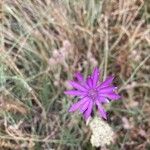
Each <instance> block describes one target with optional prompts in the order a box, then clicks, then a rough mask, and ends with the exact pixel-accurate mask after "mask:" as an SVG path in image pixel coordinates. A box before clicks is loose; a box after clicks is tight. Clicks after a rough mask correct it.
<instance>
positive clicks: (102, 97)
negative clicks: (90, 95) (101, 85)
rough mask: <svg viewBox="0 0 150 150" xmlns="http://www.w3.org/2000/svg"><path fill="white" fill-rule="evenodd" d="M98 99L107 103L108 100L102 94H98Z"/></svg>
mask: <svg viewBox="0 0 150 150" xmlns="http://www.w3.org/2000/svg"><path fill="white" fill-rule="evenodd" d="M98 100H99V102H100V103H109V100H108V99H107V98H106V97H104V96H99V97H98Z"/></svg>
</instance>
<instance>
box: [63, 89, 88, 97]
mask: <svg viewBox="0 0 150 150" xmlns="http://www.w3.org/2000/svg"><path fill="white" fill-rule="evenodd" d="M64 93H65V94H67V95H74V96H84V95H86V93H85V92H82V91H78V90H69V91H65V92H64Z"/></svg>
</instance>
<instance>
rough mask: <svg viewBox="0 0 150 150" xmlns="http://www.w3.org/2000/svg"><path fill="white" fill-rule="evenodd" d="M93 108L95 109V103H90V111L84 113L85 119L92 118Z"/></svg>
mask: <svg viewBox="0 0 150 150" xmlns="http://www.w3.org/2000/svg"><path fill="white" fill-rule="evenodd" d="M92 108H93V102H92V101H90V103H89V106H88V109H87V110H86V111H85V112H84V114H83V115H84V118H85V120H87V119H88V118H89V117H90V116H91V112H92Z"/></svg>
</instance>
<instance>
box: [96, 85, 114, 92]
mask: <svg viewBox="0 0 150 150" xmlns="http://www.w3.org/2000/svg"><path fill="white" fill-rule="evenodd" d="M116 89H117V88H116V87H114V86H109V87H104V88H100V89H98V90H99V92H100V93H110V92H113V91H114V90H116Z"/></svg>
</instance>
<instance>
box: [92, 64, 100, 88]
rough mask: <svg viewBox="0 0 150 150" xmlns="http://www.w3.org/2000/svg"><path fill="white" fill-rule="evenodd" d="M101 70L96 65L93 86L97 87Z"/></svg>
mask: <svg viewBox="0 0 150 150" xmlns="http://www.w3.org/2000/svg"><path fill="white" fill-rule="evenodd" d="M99 74H100V73H99V70H98V68H97V67H96V68H95V69H94V72H93V74H92V79H93V87H95V86H96V85H97V82H98V79H99Z"/></svg>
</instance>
